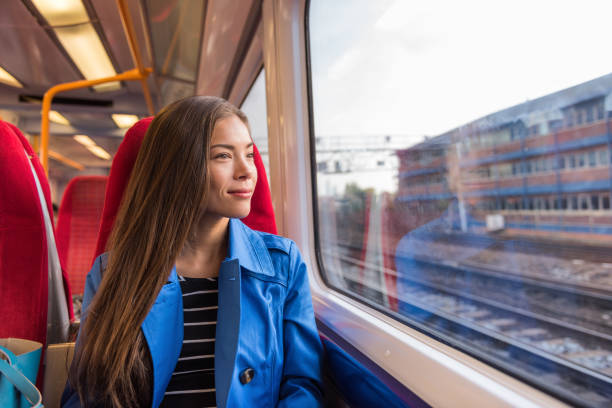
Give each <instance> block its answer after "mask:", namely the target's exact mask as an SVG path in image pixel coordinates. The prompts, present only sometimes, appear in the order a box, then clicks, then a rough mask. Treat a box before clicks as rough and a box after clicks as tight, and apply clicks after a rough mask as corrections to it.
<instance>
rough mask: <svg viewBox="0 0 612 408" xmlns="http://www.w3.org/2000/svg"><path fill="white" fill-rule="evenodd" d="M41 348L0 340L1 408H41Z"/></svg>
mask: <svg viewBox="0 0 612 408" xmlns="http://www.w3.org/2000/svg"><path fill="white" fill-rule="evenodd" d="M41 354H42V344H40V343H38V342H36V341H30V340H23V339H15V338H9V339H0V407H2V408H26V407H27V408H29V407H35V408H42V406H43V405H42V397H41V395H40V391H38V389H37V388H36V386H35V385H34V383H35V382H36V375H37V374H38V366H39V365H40V356H41Z"/></svg>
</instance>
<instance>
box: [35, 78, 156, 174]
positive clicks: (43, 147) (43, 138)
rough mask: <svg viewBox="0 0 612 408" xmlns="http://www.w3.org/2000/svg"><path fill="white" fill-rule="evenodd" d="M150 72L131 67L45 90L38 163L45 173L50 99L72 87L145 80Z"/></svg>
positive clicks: (47, 164) (47, 154) (47, 159)
mask: <svg viewBox="0 0 612 408" xmlns="http://www.w3.org/2000/svg"><path fill="white" fill-rule="evenodd" d="M151 72H153V70H152V69H151V68H145V75H144V76H143V75H142V74H141V73H140V72H139V71H138V70H137V69H131V70H129V71H125V72H122V73H121V74H118V75H113V76H111V77H106V78H100V79H91V80H87V79H84V80H81V81H74V82H66V83H64V84H59V85H55V86H54V87H51V88H50V89H49V90H48V91H47V92H45V96H44V97H43V102H42V122H41V125H40V163H41V164H42V166H43V168H44V169H45V173H46V174H47V175H48V174H49V111H50V110H51V101H52V100H53V97H54V96H55V95H56V94H57V93H59V92H64V91H71V90H73V89H80V88H88V87H90V86H94V85H98V84H103V83H106V82H114V81H135V80H141V79H143V78H144V79H145V80H146V77H147V76H148V75H149V74H150V73H151Z"/></svg>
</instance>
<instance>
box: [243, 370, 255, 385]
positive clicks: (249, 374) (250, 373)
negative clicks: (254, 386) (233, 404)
mask: <svg viewBox="0 0 612 408" xmlns="http://www.w3.org/2000/svg"><path fill="white" fill-rule="evenodd" d="M253 377H255V370H253V369H252V368H247V369H246V370H244V371H242V372H241V373H240V382H241V383H242V385H246V384H248V383H250V382H251V380H252V379H253Z"/></svg>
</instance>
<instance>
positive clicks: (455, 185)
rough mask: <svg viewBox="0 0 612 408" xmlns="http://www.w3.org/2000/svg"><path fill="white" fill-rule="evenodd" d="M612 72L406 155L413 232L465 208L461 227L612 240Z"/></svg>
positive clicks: (403, 174)
mask: <svg viewBox="0 0 612 408" xmlns="http://www.w3.org/2000/svg"><path fill="white" fill-rule="evenodd" d="M611 121H612V74H609V75H606V76H603V77H600V78H597V79H595V80H592V81H589V82H586V83H583V84H580V85H577V86H574V87H572V88H568V89H565V90H562V91H559V92H555V93H553V94H549V95H546V96H544V97H541V98H538V99H535V100H532V101H527V102H525V103H523V104H520V105H516V106H513V107H510V108H507V109H504V110H502V111H499V112H495V113H493V114H490V115H488V116H486V117H483V118H480V119H477V120H475V121H473V122H470V123H468V124H465V125H463V126H460V127H458V128H456V129H453V130H451V131H449V132H446V133H444V134H442V135H439V136H436V137H433V138H430V139H428V140H426V141H424V142H423V143H420V144H418V145H415V146H412V147H410V148H408V149H404V150H400V151H398V152H397V155H398V159H399V173H398V194H397V198H396V202H397V204H398V206H400V207H401V208H402V211H401V212H402V213H404V214H409V216H408V217H407V218H410V215H412V214H416V216H413V218H414V220H412V221H410V220H408V221H407V223H408V225H406V226H405V227H406V228H407V229H408V230H411V229H413V228H416V227H418V226H419V224H423V223H425V222H428V221H429V220H431V219H434V218H436V217H439V216H440V215H441V214H442V213H443V212H444V211H448V209H449V208H450V203H456V204H457V209H456V211H455V213H456V216H455V220H454V222H453V228H455V229H459V230H463V231H474V232H476V231H503V232H505V233H508V234H521V235H522V234H528V235H542V236H551V235H553V234H554V236H556V237H567V238H576V234H580V235H583V236H585V237H588V238H594V239H601V238H604V237H606V236H607V235H609V234H612V209H611V204H610V200H611V192H612V168H611V166H610V162H611V160H610V158H611V156H610V154H611V152H612V123H611Z"/></svg>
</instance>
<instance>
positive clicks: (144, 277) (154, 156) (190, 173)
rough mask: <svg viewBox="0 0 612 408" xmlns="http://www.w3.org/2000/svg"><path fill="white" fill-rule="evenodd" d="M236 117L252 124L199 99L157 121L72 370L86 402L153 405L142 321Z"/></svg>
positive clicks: (203, 197)
mask: <svg viewBox="0 0 612 408" xmlns="http://www.w3.org/2000/svg"><path fill="white" fill-rule="evenodd" d="M231 115H236V116H238V117H239V118H240V119H241V120H242V121H243V122H244V123H245V124H246V125H247V127H248V122H247V119H246V116H245V115H244V114H243V113H242V112H241V111H240V110H238V109H237V108H236V107H234V106H233V105H232V104H230V103H229V102H227V101H225V100H224V99H221V98H216V97H204V96H194V97H189V98H186V99H182V100H180V101H177V102H174V103H172V104H170V105H168V106H167V107H166V108H164V109H163V110H162V111H161V112H160V113H159V114H158V115H157V116H156V117H155V119H154V120H153V121H152V122H151V124H150V126H149V129H148V130H147V133H146V135H145V138H144V140H143V143H142V146H141V148H140V152H139V153H138V158H137V159H136V163H135V164H134V169H133V170H132V175H131V177H130V180H129V183H128V186H127V188H126V191H125V194H124V197H123V200H122V202H121V207H120V209H119V213H118V215H117V219H116V221H115V224H114V227H113V231H112V233H111V236H110V239H109V245H108V247H107V250H109V258H108V264H107V267H106V270H104V271H103V277H102V282H101V283H100V287H99V288H98V291H97V293H96V295H95V296H94V298H93V300H92V302H91V305H90V306H89V308H88V310H87V319H86V321H85V324H84V327H83V328H82V330H81V338H80V339H79V347H78V348H77V350H76V352H75V357H74V361H73V364H72V368H71V372H70V382H71V384H72V386H73V388H74V389H75V390H76V391H77V392H78V394H79V398H80V400H81V404H82V405H83V406H87V405H90V404H93V403H95V404H96V405H100V404H102V405H106V406H127V407H130V406H142V405H150V404H151V399H152V383H153V382H152V378H153V373H152V372H151V370H152V369H151V361H150V355H149V353H148V350H147V347H146V343H145V339H144V335H143V334H142V331H141V330H140V325H141V324H142V322H143V321H144V319H145V317H146V315H147V313H148V312H149V310H150V308H151V306H152V305H153V303H154V301H155V299H156V297H157V295H158V294H159V292H160V290H161V288H162V286H163V285H164V284H165V283H166V281H167V279H168V276H169V273H170V271H171V269H172V266H173V264H174V262H175V260H176V257H177V256H178V254H179V252H180V250H181V248H182V247H183V245H184V244H185V242H186V240H187V237H188V236H189V232H190V229H191V226H192V225H194V223H195V222H196V221H197V219H198V217H199V216H200V215H201V214H202V212H203V209H205V208H206V202H207V193H208V183H209V180H208V171H207V159H208V157H209V150H210V140H211V138H212V133H213V129H214V126H215V123H216V122H217V121H218V120H219V119H221V118H224V117H228V116H231Z"/></svg>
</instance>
